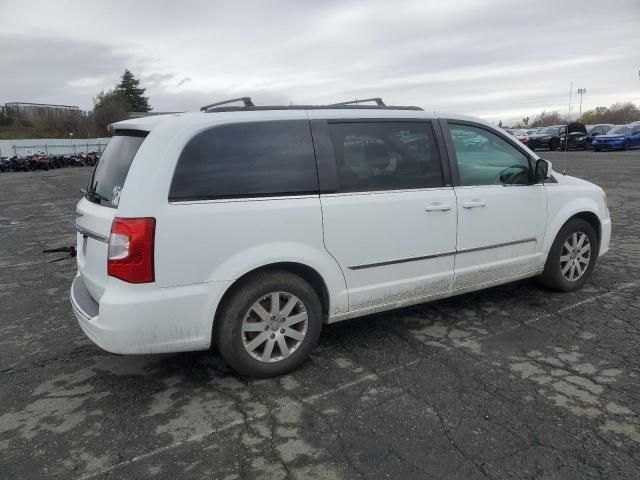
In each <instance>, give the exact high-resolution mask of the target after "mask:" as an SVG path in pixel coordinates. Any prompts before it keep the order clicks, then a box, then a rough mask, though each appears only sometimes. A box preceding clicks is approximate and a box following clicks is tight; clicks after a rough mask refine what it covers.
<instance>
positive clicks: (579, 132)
mask: <svg viewBox="0 0 640 480" xmlns="http://www.w3.org/2000/svg"><path fill="white" fill-rule="evenodd" d="M590 146H591V138H590V137H589V135H588V133H587V127H585V126H584V124H582V123H580V122H572V123H569V124H568V125H567V126H566V127H562V128H561V129H560V148H562V149H563V150H564V149H566V150H589V147H590Z"/></svg>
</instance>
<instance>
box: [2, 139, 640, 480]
mask: <svg viewBox="0 0 640 480" xmlns="http://www.w3.org/2000/svg"><path fill="white" fill-rule="evenodd" d="M539 153H540V154H541V155H542V156H543V157H545V158H548V159H549V160H551V161H553V163H554V167H555V169H556V170H560V171H561V170H563V168H564V163H565V162H564V154H563V153H556V152H548V153H547V152H539ZM566 168H567V170H568V173H569V174H571V175H576V176H580V177H582V178H585V179H587V180H591V181H594V182H596V183H598V184H600V185H601V186H603V187H604V188H605V189H606V191H607V192H608V194H609V206H610V209H611V215H612V219H613V240H612V243H611V251H610V253H609V254H608V255H606V256H605V257H603V258H601V259H600V260H599V261H598V264H597V265H596V269H595V271H594V275H593V277H592V279H591V281H590V282H588V284H587V285H586V287H585V288H584V289H583V290H581V291H578V292H573V293H565V294H562V293H557V292H553V291H549V290H545V289H543V288H542V287H540V286H539V285H538V284H537V282H536V281H535V280H526V281H521V282H517V283H513V284H509V285H504V286H500V287H496V288H492V289H489V290H485V291H481V292H477V293H472V294H467V295H463V296H459V297H456V298H452V299H447V300H443V301H437V302H434V303H430V304H423V305H418V306H413V307H410V308H405V309H402V310H397V311H393V312H386V313H382V314H378V315H373V316H368V317H364V318H360V319H356V320H350V321H346V322H342V323H338V324H334V325H328V326H325V328H324V330H323V334H322V337H321V340H320V345H319V347H318V348H317V350H316V351H315V353H314V354H313V355H312V358H311V360H310V361H309V362H307V363H306V364H305V365H304V366H303V367H302V368H301V369H299V370H298V371H296V372H294V373H292V374H290V375H287V376H284V377H281V378H277V379H269V380H250V379H245V378H242V377H238V376H236V375H235V374H234V373H233V372H232V371H230V369H229V368H228V367H227V366H226V365H225V364H224V362H223V361H222V359H221V358H220V357H219V356H218V355H217V354H216V353H215V352H193V353H182V354H172V355H156V356H116V355H112V354H109V353H106V352H104V351H101V350H100V349H99V348H98V347H96V346H95V345H93V344H92V343H91V342H90V341H89V340H88V339H87V338H85V336H84V335H83V334H82V332H81V331H80V329H79V327H78V325H77V322H76V320H75V317H74V316H73V313H72V311H71V307H70V305H69V301H68V289H69V286H70V284H71V280H72V278H73V276H74V274H75V265H74V261H73V260H72V259H65V260H62V261H60V262H57V263H48V260H51V259H53V258H58V257H56V256H55V255H53V256H51V255H49V256H46V258H45V256H44V255H42V253H41V252H42V250H43V249H45V248H51V247H59V246H66V245H72V244H73V243H74V241H75V234H74V230H73V219H74V207H75V203H76V202H77V200H78V198H79V197H80V192H79V189H80V188H82V187H84V186H85V184H86V182H87V180H88V176H89V175H90V169H89V168H67V169H61V170H51V171H49V172H33V173H4V174H0V478H2V479H41V478H56V479H57V478H59V479H89V478H92V479H93V478H96V479H107V478H108V479H120V478H122V479H133V478H158V479H175V478H180V479H182V480H186V479H196V478H197V479H201V478H210V479H224V480H232V479H245V478H259V479H266V478H277V479H285V478H300V479H338V478H345V479H347V478H399V479H412V478H415V479H465V480H466V479H482V478H514V479H525V478H530V479H533V478H535V479H563V480H566V479H581V480H584V479H591V478H594V479H595V478H597V479H600V478H608V479H637V478H638V477H639V476H640V473H639V472H640V416H639V415H640V348H639V347H640V243H639V240H640V227H639V221H640V215H639V213H638V212H640V150H636V151H630V152H620V153H614V152H606V153H593V152H570V153H568V154H567V161H566ZM63 256H64V255H63V254H61V255H60V256H59V257H63Z"/></svg>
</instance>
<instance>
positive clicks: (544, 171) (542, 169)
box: [534, 158, 551, 183]
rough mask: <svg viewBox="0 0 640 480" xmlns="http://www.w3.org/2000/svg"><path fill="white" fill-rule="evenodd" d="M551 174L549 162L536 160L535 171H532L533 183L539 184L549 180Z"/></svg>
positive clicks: (540, 159)
mask: <svg viewBox="0 0 640 480" xmlns="http://www.w3.org/2000/svg"><path fill="white" fill-rule="evenodd" d="M549 172H551V162H549V161H548V160H544V159H542V158H539V159H538V160H536V169H535V171H534V179H535V183H541V182H544V181H545V180H548V179H549V176H550V173H549Z"/></svg>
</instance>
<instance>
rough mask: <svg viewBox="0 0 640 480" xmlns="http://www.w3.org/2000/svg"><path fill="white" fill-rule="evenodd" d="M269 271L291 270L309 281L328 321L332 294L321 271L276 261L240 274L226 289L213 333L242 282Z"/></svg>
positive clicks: (297, 264)
mask: <svg viewBox="0 0 640 480" xmlns="http://www.w3.org/2000/svg"><path fill="white" fill-rule="evenodd" d="M268 271H285V272H290V273H293V274H295V275H298V276H299V277H301V278H302V279H303V280H305V281H306V282H307V283H309V285H311V288H313V290H314V291H315V292H316V294H317V295H318V298H319V299H320V305H321V307H322V316H323V319H324V322H325V323H326V322H327V320H328V318H329V314H330V309H331V296H330V293H329V288H328V287H327V283H326V282H325V280H324V278H323V277H322V275H320V273H319V272H318V271H317V270H316V269H314V268H312V267H310V266H309V265H305V264H303V263H299V262H275V263H270V264H267V265H262V266H260V267H257V268H254V269H253V270H250V271H248V272H246V273H245V274H243V275H242V276H240V277H239V278H237V279H236V280H235V281H234V282H233V283H232V284H231V285H229V287H228V288H227V289H226V291H225V292H224V294H223V295H222V297H221V298H220V301H219V302H218V305H217V306H216V311H215V314H214V317H213V332H212V333H214V332H215V328H216V325H217V324H219V322H218V319H219V317H220V315H221V314H222V310H223V308H224V304H225V302H226V301H227V300H228V299H229V297H230V296H231V295H233V294H234V293H235V292H236V291H237V289H238V286H239V285H240V284H241V283H242V282H244V281H246V280H247V279H248V278H250V277H251V276H253V275H255V274H257V273H261V272H268Z"/></svg>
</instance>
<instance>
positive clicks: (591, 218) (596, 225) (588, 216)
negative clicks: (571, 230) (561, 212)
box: [560, 211, 602, 247]
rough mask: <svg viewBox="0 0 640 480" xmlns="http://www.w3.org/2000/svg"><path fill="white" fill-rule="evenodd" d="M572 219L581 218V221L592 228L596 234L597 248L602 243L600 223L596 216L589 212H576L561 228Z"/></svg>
mask: <svg viewBox="0 0 640 480" xmlns="http://www.w3.org/2000/svg"><path fill="white" fill-rule="evenodd" d="M574 218H581V219H582V220H584V221H585V222H587V223H588V224H589V225H591V226H592V227H593V229H594V230H595V231H596V233H597V234H598V247H599V246H600V243H601V242H602V224H601V223H600V218H598V215H596V214H595V213H593V212H590V211H584V212H578V213H576V214H575V215H573V216H572V217H570V218H568V219H567V221H565V222H564V223H563V224H562V226H563V227H564V226H565V225H566V223H567V222H568V221H569V220H572V219H574ZM560 228H562V227H560Z"/></svg>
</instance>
